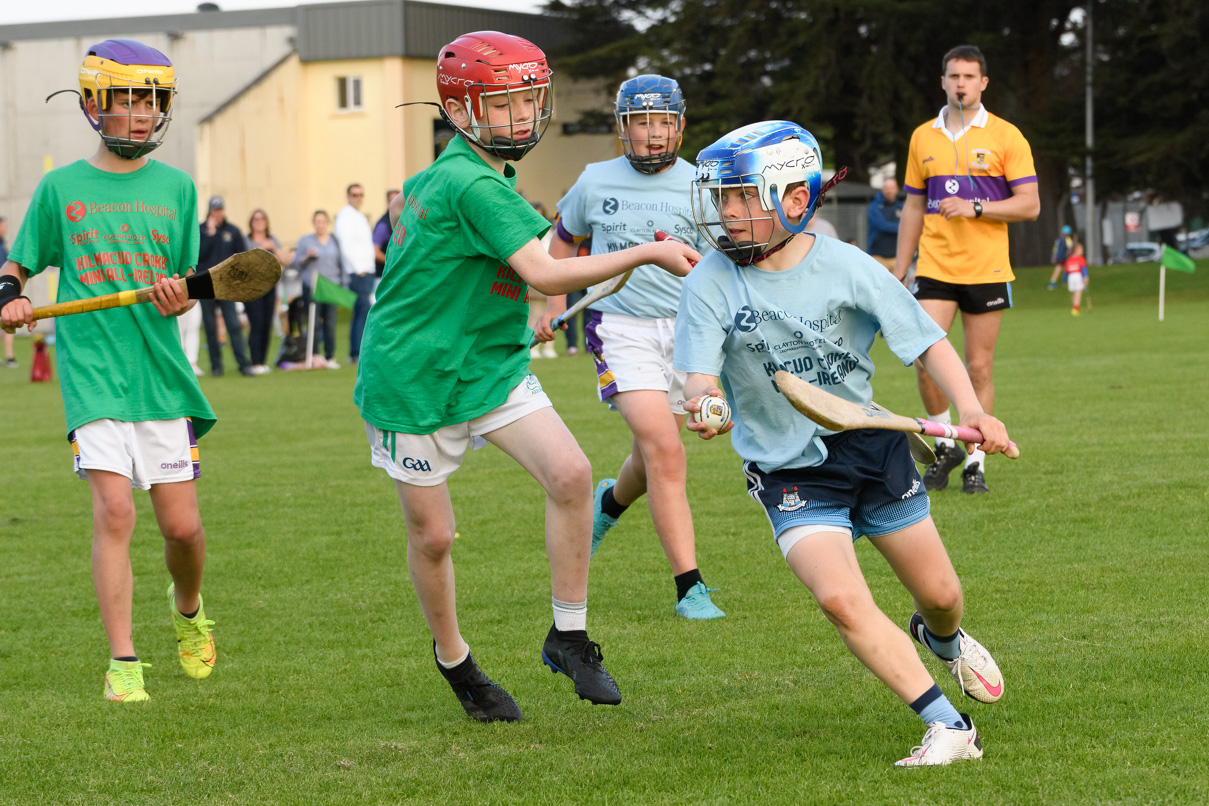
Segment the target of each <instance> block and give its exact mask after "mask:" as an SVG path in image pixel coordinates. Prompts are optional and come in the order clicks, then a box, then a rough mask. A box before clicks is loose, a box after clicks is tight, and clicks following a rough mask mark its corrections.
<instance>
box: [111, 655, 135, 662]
mask: <svg viewBox="0 0 1209 806" xmlns="http://www.w3.org/2000/svg"><path fill="white" fill-rule="evenodd" d="M114 660H120V661H122V662H123V663H138V662H139V659H138V658H136V657H135V656H133V655H127V656H126V657H124V658H114Z"/></svg>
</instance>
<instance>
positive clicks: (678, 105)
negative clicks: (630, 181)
mask: <svg viewBox="0 0 1209 806" xmlns="http://www.w3.org/2000/svg"><path fill="white" fill-rule="evenodd" d="M685 108H686V104H685V102H684V94H683V93H682V92H681V91H680V85H679V84H677V83H676V81H675V80H674V79H670V78H664V77H663V76H656V75H642V76H637V77H635V78H631V79H628V80H626V81H623V82H622V83H621V88H620V89H619V90H618V91H617V100H616V102H615V103H614V105H613V117H614V118H615V119H616V120H617V136H618V137H619V138H620V139H621V144H622V146H623V147H624V149H625V156H626V159H628V160H629V161H630V164H631V165H633V166H634V169H635V170H638V171H641V172H642V173H644V174H656V173H659V172H660V171H662V170H663V169H664V168H666V167H667V166H669V165H671V164H673V163H674V162H675V161H676V158H677V157H678V156H679V154H680V144H681V143H682V142H683V140H684V111H685ZM634 121H643V122H645V123H646V127H645V132H646V137H645V138H638V137H635V136H634V135H635V132H634V131H632V127H631V124H632V122H634ZM663 123H666V124H668V127H669V128H670V129H671V131H669V132H668V133H667V134H666V135H663V136H660V135H658V134H657V135H655V136H652V134H651V130H652V127H653V126H658V125H659V124H663ZM636 144H641V145H642V150H643V151H644V152H645V153H644V154H639V153H638V149H636V148H635V145H636Z"/></svg>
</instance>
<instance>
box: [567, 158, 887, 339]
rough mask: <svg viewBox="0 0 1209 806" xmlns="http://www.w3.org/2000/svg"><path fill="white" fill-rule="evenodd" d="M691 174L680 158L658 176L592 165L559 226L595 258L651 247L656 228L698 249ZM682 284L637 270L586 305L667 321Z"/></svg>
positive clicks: (612, 163)
mask: <svg viewBox="0 0 1209 806" xmlns="http://www.w3.org/2000/svg"><path fill="white" fill-rule="evenodd" d="M695 176H696V169H695V168H694V167H693V166H692V164H691V163H688V162H685V161H684V160H682V159H677V160H676V163H675V164H674V165H673V166H672V167H671V168H668V169H667V170H666V171H663V172H662V173H657V174H644V173H642V172H640V171H637V170H635V169H634V166H632V165H630V161H629V160H627V159H626V158H625V157H618V158H617V159H613V160H609V161H608V162H594V163H592V164H590V165H588V167H586V168H584V172H583V173H582V174H580V176H579V179H578V180H577V181H576V182H575V185H574V187H572V188H571V189H570V190H569V191H567V195H566V196H563V198H562V201H560V202H559V203H558V214H559V216H560V219H561V222H560V223H561V224H562V228H563V229H565V230H566V231H567V232H569V233H571V234H572V235H574V236H576V237H584V236H587V235H591V236H592V254H594V255H600V254H604V253H605V252H617V251H619V250H621V249H627V248H629V247H631V246H634V245H635V244H640V243H650V242H651V241H654V240H655V230H663V231H664V232H666V233H667V234H668V235H672V236H674V237H676V238H678V239H680V240H682V241H684V242H685V243H687V244H688V245H690V246H692V247H693V248H695V249H697V250H698V251H701V246H702V243H703V241H702V239H701V236H700V235H699V234H698V232H697V227H696V225H695V224H694V223H693V207H692V189H693V179H694V178H695ZM555 237H558V236H557V235H556V236H555ZM883 271H884V269H883ZM682 283H683V280H682V279H681V278H679V277H675V276H673V275H671V274H668V273H667V272H666V271H664V270H663V269H661V268H659V267H658V266H652V265H649V264H648V265H645V266H639V267H638V268H637V269H635V270H634V273H633V274H632V275H631V276H630V279H629V281H628V282H626V284H625V287H624V288H622V289H621V290H620V291H618V292H617V293H616V294H613V295H612V296H609V297H605V298H604V299H602V300H600V301H599V302H596V303H593V304H592V305H590V306H589V307H590V308H591V309H592V310H594V311H605V312H607V313H622V314H625V315H626V316H636V317H639V318H642V319H664V318H670V317H673V316H675V315H676V306H677V305H678V304H679V302H680V286H681V285H682Z"/></svg>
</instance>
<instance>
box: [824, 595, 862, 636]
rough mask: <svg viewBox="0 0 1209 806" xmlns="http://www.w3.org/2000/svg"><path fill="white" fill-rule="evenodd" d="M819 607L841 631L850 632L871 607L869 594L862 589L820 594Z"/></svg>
mask: <svg viewBox="0 0 1209 806" xmlns="http://www.w3.org/2000/svg"><path fill="white" fill-rule="evenodd" d="M817 598H818V603H819V608H820V609H821V610H822V611H823V615H824V616H826V617H827V620H828V621H830V622H831V623H832V624H834V625H835V627H836V629H838V630H839V631H840V632H848V631H850V630H853V629H855V628H856V626H857V625H858V624H859V623H860V622H861V621H862V620H863V619H864V617H865V613H866V611H867V610H868V607H869V602H870V598H869V594H868V593H866V592H864V591H860V590H855V589H853V590H836V591H833V592H829V593H826V594H824V595H823V596H819V597H817Z"/></svg>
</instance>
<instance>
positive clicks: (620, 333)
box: [587, 311, 688, 414]
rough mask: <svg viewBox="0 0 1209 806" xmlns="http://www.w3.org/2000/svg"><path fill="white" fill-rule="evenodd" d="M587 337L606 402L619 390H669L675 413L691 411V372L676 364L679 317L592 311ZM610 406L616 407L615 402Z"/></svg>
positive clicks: (668, 400) (670, 401)
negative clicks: (687, 385) (687, 388)
mask: <svg viewBox="0 0 1209 806" xmlns="http://www.w3.org/2000/svg"><path fill="white" fill-rule="evenodd" d="M587 337H588V338H587V343H588V352H590V353H591V354H592V359H593V360H594V361H595V362H596V381H597V384H596V391H597V394H599V395H600V399H601V400H602V401H605V402H609V398H611V397H612V396H613V395H615V394H617V393H618V392H633V391H637V390H640V389H650V390H654V391H657V392H666V393H667V402H668V404H669V405H670V406H671V407H672V411H673V412H674V413H676V414H686V413H687V411H686V410H685V408H684V381H685V379H686V378H687V377H688V374H687V373H685V372H682V371H680V370H678V369H675V368H674V367H672V347H673V344H674V342H675V337H676V320H675V319H639V318H637V317H634V316H626V315H624V314H620V313H601V312H600V311H591V312H590V316H589V317H588V326H587ZM609 406H610V408H613V404H612V403H611V402H609Z"/></svg>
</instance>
